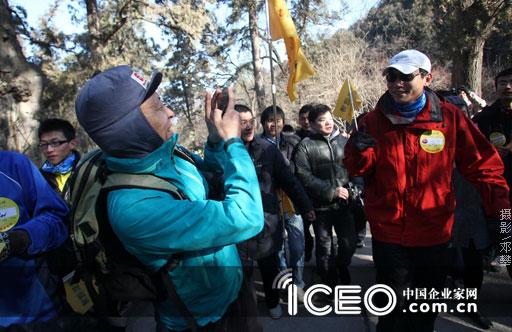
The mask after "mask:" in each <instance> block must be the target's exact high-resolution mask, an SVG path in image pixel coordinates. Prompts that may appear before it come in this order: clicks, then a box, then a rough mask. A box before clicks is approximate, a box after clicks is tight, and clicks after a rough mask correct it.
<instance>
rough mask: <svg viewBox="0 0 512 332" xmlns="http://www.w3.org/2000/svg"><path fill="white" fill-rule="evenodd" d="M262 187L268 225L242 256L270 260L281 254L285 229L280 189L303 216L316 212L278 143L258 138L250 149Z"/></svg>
mask: <svg viewBox="0 0 512 332" xmlns="http://www.w3.org/2000/svg"><path fill="white" fill-rule="evenodd" d="M247 149H248V151H249V155H250V156H251V158H252V160H253V162H254V167H255V168H256V174H257V175H258V181H259V184H260V191H261V199H262V202H263V211H264V212H265V225H264V228H263V230H262V231H261V232H260V234H258V235H257V236H256V237H254V238H252V239H249V240H247V241H245V242H243V243H241V244H239V245H238V248H239V249H240V251H241V254H242V256H245V255H248V256H250V257H252V258H256V259H258V258H262V257H266V256H268V255H270V254H272V253H273V252H275V251H277V250H279V249H280V248H281V245H282V241H283V238H282V233H283V230H282V225H281V223H280V222H279V220H278V218H277V216H278V214H279V200H278V197H277V192H276V189H277V188H279V189H282V190H283V191H284V192H285V193H286V194H287V195H288V197H290V199H291V200H292V202H293V204H294V206H295V207H296V208H297V210H298V212H299V213H305V212H308V211H311V210H313V206H312V204H311V201H310V200H309V198H308V196H307V194H306V192H305V191H304V188H303V187H302V186H301V185H300V182H299V181H298V180H297V178H296V177H295V176H294V175H293V173H292V172H291V171H290V168H289V167H288V166H287V165H286V161H285V159H284V157H283V155H282V154H281V152H279V150H278V149H277V147H276V145H275V144H274V143H271V142H269V141H267V140H266V139H265V138H262V137H259V136H257V137H255V138H254V139H253V140H252V142H250V143H249V144H248V146H247Z"/></svg>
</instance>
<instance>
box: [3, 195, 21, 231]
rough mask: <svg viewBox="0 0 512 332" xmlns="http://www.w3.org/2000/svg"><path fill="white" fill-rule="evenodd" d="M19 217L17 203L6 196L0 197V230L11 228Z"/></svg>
mask: <svg viewBox="0 0 512 332" xmlns="http://www.w3.org/2000/svg"><path fill="white" fill-rule="evenodd" d="M19 218H20V208H19V207H18V204H16V202H14V201H13V200H10V199H9V198H7V197H0V232H6V231H8V230H10V229H11V228H13V227H14V225H16V223H17V222H18V219H19Z"/></svg>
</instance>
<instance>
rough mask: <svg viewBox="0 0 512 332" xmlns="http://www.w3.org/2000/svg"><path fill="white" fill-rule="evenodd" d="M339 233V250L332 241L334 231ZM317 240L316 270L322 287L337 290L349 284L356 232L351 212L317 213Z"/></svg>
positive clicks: (314, 226)
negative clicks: (338, 287)
mask: <svg viewBox="0 0 512 332" xmlns="http://www.w3.org/2000/svg"><path fill="white" fill-rule="evenodd" d="M333 227H334V230H335V231H336V235H337V240H338V250H337V251H336V248H335V246H334V244H333V241H332V234H333V233H332V228H333ZM313 229H314V231H315V240H316V266H317V270H318V273H319V274H320V278H321V279H322V283H324V284H326V285H329V286H331V287H334V286H336V285H338V284H339V283H341V284H345V285H347V284H350V281H351V280H350V273H349V271H348V266H349V265H350V262H351V260H352V255H354V251H355V248H356V231H355V225H354V217H353V215H352V212H351V211H350V210H349V209H348V208H346V207H342V208H340V209H338V210H331V211H317V212H316V220H315V221H314V222H313Z"/></svg>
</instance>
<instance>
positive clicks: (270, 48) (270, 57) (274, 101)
mask: <svg viewBox="0 0 512 332" xmlns="http://www.w3.org/2000/svg"><path fill="white" fill-rule="evenodd" d="M265 7H266V9H267V34H268V55H269V59H270V83H271V91H272V111H273V112H274V128H275V131H276V145H277V147H278V148H279V135H277V116H276V85H275V82H274V65H273V56H272V35H271V33H270V16H269V6H268V0H265ZM283 120H284V119H283Z"/></svg>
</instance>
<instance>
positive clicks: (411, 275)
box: [373, 240, 450, 332]
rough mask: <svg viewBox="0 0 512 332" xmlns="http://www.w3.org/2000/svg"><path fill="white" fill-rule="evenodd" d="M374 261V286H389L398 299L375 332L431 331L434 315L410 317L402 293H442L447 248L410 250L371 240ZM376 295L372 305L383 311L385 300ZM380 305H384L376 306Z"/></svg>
mask: <svg viewBox="0 0 512 332" xmlns="http://www.w3.org/2000/svg"><path fill="white" fill-rule="evenodd" d="M373 260H374V262H375V267H376V268H377V283H379V284H386V285H388V286H390V287H391V288H393V290H394V291H395V293H396V296H397V305H396V307H395V309H394V311H393V312H392V313H390V314H389V315H386V316H380V317H379V322H378V324H377V331H379V332H381V331H390V332H401V331H404V332H405V331H414V332H421V331H433V330H434V322H435V319H436V317H437V314H436V313H410V312H409V307H408V304H409V303H410V302H411V301H410V300H409V301H406V299H405V297H404V291H405V290H406V289H407V288H409V289H414V288H426V289H427V292H428V291H429V290H430V289H432V288H434V289H436V290H437V291H438V292H441V291H442V288H443V287H444V283H445V280H446V275H447V273H448V269H449V265H450V252H449V250H448V245H447V244H442V245H437V246H432V247H414V248H410V247H403V246H401V245H398V244H393V243H385V242H380V241H377V240H373ZM379 295H381V294H377V295H376V296H375V304H376V305H377V306H378V307H383V306H384V304H385V303H387V298H385V299H383V298H381V297H379ZM380 301H386V302H384V304H378V303H379V302H380ZM413 302H416V301H413ZM421 302H428V301H423V300H422V301H421ZM436 302H441V301H436ZM403 310H406V312H403Z"/></svg>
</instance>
